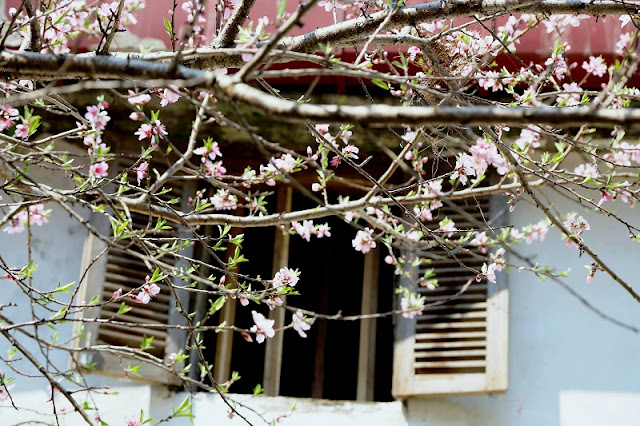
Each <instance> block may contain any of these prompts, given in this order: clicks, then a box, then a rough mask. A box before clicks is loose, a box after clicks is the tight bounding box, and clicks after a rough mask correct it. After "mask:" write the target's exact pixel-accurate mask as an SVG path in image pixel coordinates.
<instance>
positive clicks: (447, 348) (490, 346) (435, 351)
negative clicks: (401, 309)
mask: <svg viewBox="0 0 640 426" xmlns="http://www.w3.org/2000/svg"><path fill="white" fill-rule="evenodd" d="M491 203H492V202H490V201H489V199H488V197H485V198H484V199H480V201H479V202H475V200H466V201H465V200H461V201H460V202H459V204H458V207H459V208H460V209H462V210H464V212H460V211H459V210H457V209H455V208H451V207H449V206H444V207H443V208H441V209H440V210H439V211H438V212H434V221H433V222H431V223H429V224H427V226H428V227H430V228H431V229H434V230H435V229H437V227H438V224H437V221H439V220H442V219H444V218H445V217H449V218H450V219H451V220H453V221H454V222H455V225H456V228H458V229H460V230H466V229H478V228H479V227H481V226H483V225H484V224H485V223H486V222H487V221H489V206H490V204H491ZM436 216H437V219H436ZM492 225H493V226H495V225H497V223H496V222H492ZM459 235H463V234H462V233H460V234H459ZM419 255H420V256H421V257H423V258H427V259H430V261H429V262H423V263H421V264H420V266H419V267H417V268H416V270H415V276H418V277H421V276H423V274H424V273H425V271H426V270H427V269H431V268H433V270H434V272H435V275H436V276H435V279H436V280H437V282H438V286H437V287H435V288H433V289H429V288H426V287H416V284H415V283H409V282H407V281H405V282H404V284H403V285H405V286H409V288H410V289H411V291H414V292H418V293H419V294H421V295H423V296H425V297H426V303H427V307H426V308H425V309H424V311H423V313H422V314H421V315H419V316H416V317H415V318H412V319H402V318H401V319H400V320H399V322H398V325H397V330H396V348H395V359H394V380H393V394H394V395H395V396H396V397H397V398H404V397H407V396H412V395H444V394H456V393H460V394H463V393H479V392H486V391H497V390H504V389H506V344H507V343H506V336H507V334H506V330H507V328H506V327H507V325H506V317H505V315H506V310H507V299H506V296H505V294H506V288H505V287H504V283H502V285H503V287H501V288H498V287H497V286H496V285H495V284H488V283H487V282H486V281H485V280H482V281H481V282H477V281H476V273H475V272H473V270H470V269H475V270H480V269H481V267H482V264H483V263H488V260H487V254H483V253H481V252H480V251H479V250H478V249H477V248H475V247H470V246H467V247H459V248H456V249H454V250H453V253H451V254H450V253H448V252H447V251H445V250H444V249H442V248H434V249H432V250H428V251H424V252H419ZM454 256H455V257H454ZM463 265H464V266H463ZM462 290H464V292H462ZM500 291H504V293H503V294H501V296H500V297H496V294H499V292H500ZM460 292H462V293H461V294H458V293H460ZM434 302H435V303H438V304H437V305H435V306H428V305H429V304H430V303H434ZM501 370H502V371H501Z"/></svg>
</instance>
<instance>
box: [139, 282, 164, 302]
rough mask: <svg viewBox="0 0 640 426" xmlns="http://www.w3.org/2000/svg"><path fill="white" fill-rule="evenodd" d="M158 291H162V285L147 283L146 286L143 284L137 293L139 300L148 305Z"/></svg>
mask: <svg viewBox="0 0 640 426" xmlns="http://www.w3.org/2000/svg"><path fill="white" fill-rule="evenodd" d="M147 281H148V280H147ZM158 293H160V287H158V286H157V285H156V284H154V283H152V284H145V285H144V286H142V291H141V292H140V293H138V295H137V301H138V302H140V303H144V304H145V305H146V304H147V303H149V302H150V301H151V299H152V298H153V297H154V296H156V295H157V294H158Z"/></svg>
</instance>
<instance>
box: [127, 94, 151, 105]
mask: <svg viewBox="0 0 640 426" xmlns="http://www.w3.org/2000/svg"><path fill="white" fill-rule="evenodd" d="M150 100H151V95H148V94H146V93H143V94H140V95H137V94H136V93H135V92H134V91H133V90H129V103H130V104H131V105H133V106H135V107H138V106H142V105H144V104H146V103H147V102H149V101H150Z"/></svg>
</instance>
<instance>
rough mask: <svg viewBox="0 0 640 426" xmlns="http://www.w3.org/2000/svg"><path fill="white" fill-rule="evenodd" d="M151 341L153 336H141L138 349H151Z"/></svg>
mask: <svg viewBox="0 0 640 426" xmlns="http://www.w3.org/2000/svg"><path fill="white" fill-rule="evenodd" d="M151 342H153V336H149V337H147V336H146V335H145V336H142V342H140V349H142V350H143V351H145V350H147V349H153V348H154V346H153V345H152V344H151Z"/></svg>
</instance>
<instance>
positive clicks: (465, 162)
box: [451, 153, 476, 185]
mask: <svg viewBox="0 0 640 426" xmlns="http://www.w3.org/2000/svg"><path fill="white" fill-rule="evenodd" d="M475 175H476V170H475V169H474V159H473V157H471V156H470V155H468V154H465V153H462V154H460V155H459V156H458V158H457V159H456V166H455V169H454V171H453V173H452V174H451V179H458V180H459V181H460V183H461V184H463V185H466V184H467V180H468V179H467V176H475Z"/></svg>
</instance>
